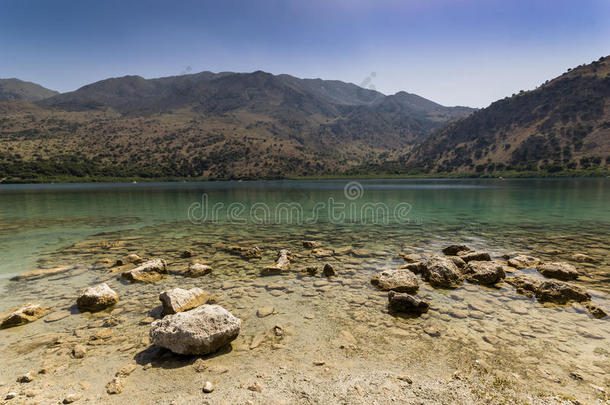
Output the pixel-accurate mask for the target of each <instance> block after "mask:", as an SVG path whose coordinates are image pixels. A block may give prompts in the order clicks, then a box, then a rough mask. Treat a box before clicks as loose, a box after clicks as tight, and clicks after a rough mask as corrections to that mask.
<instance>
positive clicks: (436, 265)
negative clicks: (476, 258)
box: [422, 256, 462, 288]
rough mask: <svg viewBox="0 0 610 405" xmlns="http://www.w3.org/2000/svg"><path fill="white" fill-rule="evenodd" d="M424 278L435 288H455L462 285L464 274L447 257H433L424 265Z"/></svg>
mask: <svg viewBox="0 0 610 405" xmlns="http://www.w3.org/2000/svg"><path fill="white" fill-rule="evenodd" d="M422 278H423V279H424V280H425V281H427V282H428V283H430V285H432V286H433V287H444V288H455V287H457V286H459V285H460V284H462V272H461V271H460V270H459V269H458V267H457V266H456V265H455V263H453V261H451V260H450V259H448V258H446V257H441V256H433V257H431V258H429V259H428V260H426V261H425V262H424V263H423V265H422Z"/></svg>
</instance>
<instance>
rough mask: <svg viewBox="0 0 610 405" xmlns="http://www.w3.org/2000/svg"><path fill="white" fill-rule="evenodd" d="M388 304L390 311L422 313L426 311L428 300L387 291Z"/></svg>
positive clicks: (428, 305) (428, 306)
mask: <svg viewBox="0 0 610 405" xmlns="http://www.w3.org/2000/svg"><path fill="white" fill-rule="evenodd" d="M388 306H389V308H390V310H392V311H396V312H406V313H409V314H422V313H424V312H428V308H430V304H429V303H428V301H425V300H422V299H419V298H416V297H414V296H412V295H409V294H406V293H397V292H395V291H390V292H389V293H388Z"/></svg>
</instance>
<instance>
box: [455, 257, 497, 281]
mask: <svg viewBox="0 0 610 405" xmlns="http://www.w3.org/2000/svg"><path fill="white" fill-rule="evenodd" d="M464 272H465V274H466V278H467V279H468V280H469V281H471V282H473V283H477V284H485V285H491V284H496V283H498V282H500V281H502V280H503V279H504V278H505V277H506V273H505V272H504V264H503V263H500V262H494V261H477V260H473V261H470V262H468V265H467V266H466V267H465V270H464Z"/></svg>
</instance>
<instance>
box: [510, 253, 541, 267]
mask: <svg viewBox="0 0 610 405" xmlns="http://www.w3.org/2000/svg"><path fill="white" fill-rule="evenodd" d="M540 263H541V260H540V259H538V258H537V257H533V256H527V255H518V256H515V257H513V258H512V259H508V265H509V266H511V267H514V268H516V269H535V268H536V266H538V265H539V264H540Z"/></svg>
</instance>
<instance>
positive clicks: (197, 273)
mask: <svg viewBox="0 0 610 405" xmlns="http://www.w3.org/2000/svg"><path fill="white" fill-rule="evenodd" d="M211 272H212V268H211V267H210V266H208V265H206V264H200V263H192V264H190V265H189V268H188V270H186V272H185V273H184V274H185V275H186V276H189V277H201V276H205V275H206V274H210V273H211Z"/></svg>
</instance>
